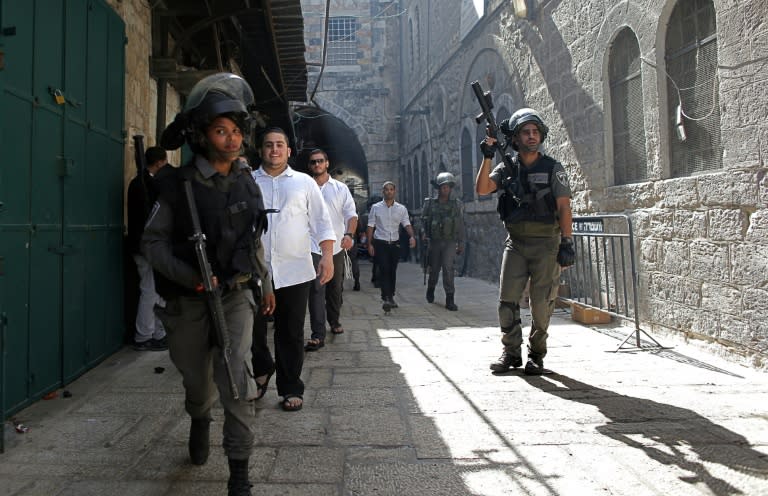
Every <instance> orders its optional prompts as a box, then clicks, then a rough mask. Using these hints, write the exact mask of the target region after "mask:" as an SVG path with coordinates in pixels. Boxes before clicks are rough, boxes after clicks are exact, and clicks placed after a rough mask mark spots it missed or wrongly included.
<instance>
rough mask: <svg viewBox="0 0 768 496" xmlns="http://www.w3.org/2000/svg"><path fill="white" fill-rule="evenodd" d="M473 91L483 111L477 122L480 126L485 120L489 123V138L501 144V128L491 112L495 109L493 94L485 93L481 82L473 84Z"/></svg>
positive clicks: (478, 115) (476, 119) (476, 118)
mask: <svg viewBox="0 0 768 496" xmlns="http://www.w3.org/2000/svg"><path fill="white" fill-rule="evenodd" d="M472 91H474V92H475V97H476V98H477V102H478V103H479V104H480V110H481V111H482V112H480V113H479V114H477V117H475V122H477V123H478V124H480V123H481V122H482V121H483V120H485V121H486V122H487V123H488V136H490V137H491V138H494V139H495V140H496V142H497V143H501V141H499V138H498V134H499V126H497V125H496V118H494V117H493V112H491V109H492V108H493V98H492V97H491V92H490V91H486V92H483V88H482V87H481V86H480V81H473V82H472ZM504 148H506V143H505V144H504Z"/></svg>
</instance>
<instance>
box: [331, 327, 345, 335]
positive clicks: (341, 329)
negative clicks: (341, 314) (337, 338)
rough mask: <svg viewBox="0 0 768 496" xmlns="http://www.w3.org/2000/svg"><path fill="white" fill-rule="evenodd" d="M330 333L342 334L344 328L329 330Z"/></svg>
mask: <svg viewBox="0 0 768 496" xmlns="http://www.w3.org/2000/svg"><path fill="white" fill-rule="evenodd" d="M331 332H332V333H334V334H344V328H343V327H341V326H336V327H333V328H331Z"/></svg>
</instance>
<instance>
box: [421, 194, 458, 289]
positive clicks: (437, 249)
mask: <svg viewBox="0 0 768 496" xmlns="http://www.w3.org/2000/svg"><path fill="white" fill-rule="evenodd" d="M421 223H422V228H423V229H424V234H425V236H426V237H427V239H429V251H428V252H427V262H428V264H429V280H428V281H427V292H428V295H432V298H434V290H435V286H436V285H437V280H438V278H439V277H440V272H441V271H442V273H443V289H444V290H445V294H446V295H451V297H452V296H453V294H454V293H455V287H454V284H453V278H454V269H453V263H454V259H455V258H456V249H457V247H459V246H461V247H463V245H464V207H463V205H462V203H461V201H459V200H457V199H455V198H454V199H449V200H448V201H446V202H441V201H439V199H437V198H430V199H428V200H427V201H426V202H425V203H424V206H423V208H422V214H421ZM427 299H428V300H429V299H430V298H429V296H428V297H427Z"/></svg>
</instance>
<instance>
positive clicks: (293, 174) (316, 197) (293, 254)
mask: <svg viewBox="0 0 768 496" xmlns="http://www.w3.org/2000/svg"><path fill="white" fill-rule="evenodd" d="M259 154H260V156H261V160H262V163H261V167H260V168H259V169H257V170H256V171H254V172H253V178H254V179H255V180H256V182H257V183H258V185H259V187H260V188H261V191H262V194H263V195H264V207H265V208H266V209H267V211H268V212H269V211H271V212H272V213H270V215H269V227H268V229H267V231H266V232H265V233H264V235H263V236H262V238H261V239H262V243H263V244H264V252H265V255H266V256H265V258H266V262H267V265H268V266H269V272H270V274H271V275H272V282H273V285H274V290H275V299H276V304H275V313H274V319H275V360H274V361H273V359H272V354H271V352H270V351H269V346H268V344H267V322H266V318H265V316H264V315H257V316H256V319H255V321H254V325H253V331H254V332H253V349H252V351H253V372H254V375H255V376H256V382H257V383H258V384H259V398H260V397H262V396H263V395H264V393H265V392H266V388H267V383H268V381H269V379H270V377H271V376H272V373H274V372H277V394H278V395H280V396H282V397H283V401H282V407H283V410H285V411H297V410H300V409H301V407H302V406H303V395H304V383H303V382H302V381H301V378H300V376H301V369H302V366H303V365H304V348H303V345H304V317H305V316H306V312H307V301H308V298H309V288H310V285H311V284H312V281H314V280H315V278H316V277H317V278H318V279H319V281H320V283H321V284H325V283H326V282H328V281H330V280H331V278H332V277H333V244H334V242H335V241H336V235H335V234H334V232H333V226H332V225H331V219H330V217H329V215H328V210H327V209H326V207H325V202H324V201H323V196H322V194H321V193H320V188H318V186H317V184H316V183H315V182H314V181H313V180H312V178H311V177H309V176H308V175H306V174H303V173H301V172H297V171H295V170H293V169H292V168H291V167H290V166H289V165H288V157H290V155H291V149H290V148H289V147H288V135H287V134H286V133H285V131H283V130H282V129H280V128H271V129H268V130H267V131H266V132H265V133H264V135H263V137H262V142H261V148H260V150H259ZM310 239H316V240H319V242H318V244H319V247H320V250H321V252H322V255H321V257H320V260H319V262H318V264H317V272H315V268H314V265H313V263H312V255H311V253H312V252H311V240H310Z"/></svg>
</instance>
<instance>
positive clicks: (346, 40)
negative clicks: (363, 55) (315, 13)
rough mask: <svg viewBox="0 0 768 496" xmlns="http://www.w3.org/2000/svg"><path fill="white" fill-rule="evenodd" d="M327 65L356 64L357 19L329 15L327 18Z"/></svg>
mask: <svg viewBox="0 0 768 496" xmlns="http://www.w3.org/2000/svg"><path fill="white" fill-rule="evenodd" d="M326 63H327V64H328V65H357V19H356V18H354V17H349V16H344V17H331V18H330V19H328V52H327V58H326Z"/></svg>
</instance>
